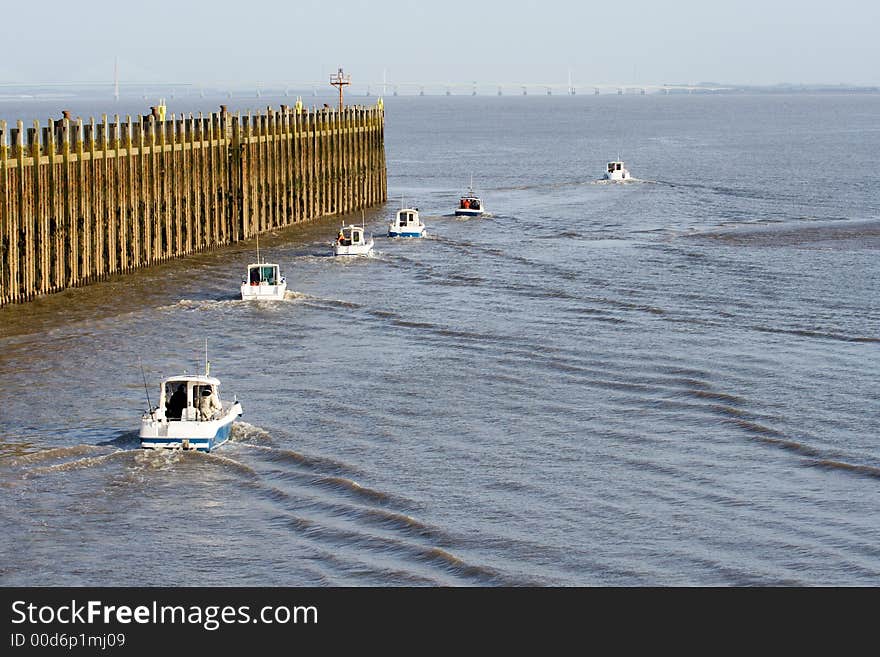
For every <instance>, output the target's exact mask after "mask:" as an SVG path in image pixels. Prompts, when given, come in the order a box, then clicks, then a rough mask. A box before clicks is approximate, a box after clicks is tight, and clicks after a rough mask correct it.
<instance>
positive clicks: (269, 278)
mask: <svg viewBox="0 0 880 657" xmlns="http://www.w3.org/2000/svg"><path fill="white" fill-rule="evenodd" d="M277 279H278V268H277V267H275V266H273V265H261V266H257V267H251V271H250V275H249V280H250V283H251V285H259V284H260V283H266V284H268V285H275V284H276V283H277Z"/></svg>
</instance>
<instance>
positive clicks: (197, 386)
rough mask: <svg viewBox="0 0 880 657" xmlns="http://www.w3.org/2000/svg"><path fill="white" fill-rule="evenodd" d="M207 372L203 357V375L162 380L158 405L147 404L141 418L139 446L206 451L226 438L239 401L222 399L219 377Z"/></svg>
mask: <svg viewBox="0 0 880 657" xmlns="http://www.w3.org/2000/svg"><path fill="white" fill-rule="evenodd" d="M209 372H210V364H209V363H208V362H207V359H206V362H205V374H204V375H197V374H182V375H180V376H172V377H169V378H167V379H165V380H164V381H163V382H162V388H161V390H160V391H159V404H158V406H156V407H155V408H154V407H153V406H152V405H150V410H148V411H147V412H146V413H144V415H143V417H142V418H141V429H140V433H139V436H140V441H141V447H142V448H143V449H184V450H198V451H200V452H210V451H211V450H213V449H215V448H217V447H219V446H220V445H222V444H223V443H225V442H226V441H227V440H228V439H229V435H230V433H231V432H232V424H233V422H235V420H236V418H238V417H239V416H240V415H241V414H242V409H241V403H240V402H239V401H238V399H236V398H233V400H232V401H231V402H230V401H222V400H221V399H220V381H219V379H216V378H214V377H212V376H210V375H209ZM144 387H145V388H146V377H144ZM147 403H148V404H149V403H150V402H149V391H148V392H147Z"/></svg>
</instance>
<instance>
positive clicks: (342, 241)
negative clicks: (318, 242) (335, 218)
mask: <svg viewBox="0 0 880 657" xmlns="http://www.w3.org/2000/svg"><path fill="white" fill-rule="evenodd" d="M336 242H337V244H339V245H340V246H360V245H361V244H363V243H364V229H363V227H362V226H346V225H344V224H343V226H342V228H340V229H339V235H338V236H337V237H336Z"/></svg>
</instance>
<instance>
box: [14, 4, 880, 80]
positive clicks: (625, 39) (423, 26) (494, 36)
mask: <svg viewBox="0 0 880 657" xmlns="http://www.w3.org/2000/svg"><path fill="white" fill-rule="evenodd" d="M0 42H2V44H3V52H4V56H3V57H2V58H0V84H3V83H10V82H63V81H71V80H74V81H110V80H112V77H113V59H114V57H115V56H118V57H119V61H120V77H121V79H122V81H123V82H126V81H128V82H150V81H155V82H189V83H217V82H221V81H236V82H251V81H253V82H260V81H262V82H265V83H269V82H284V83H288V82H289V83H307V84H312V83H319V84H325V83H326V78H327V76H328V75H329V74H330V73H332V72H333V71H335V70H336V67H337V66H339V65H342V66H344V67H345V69H346V72H348V73H351V74H352V75H353V77H354V80H355V81H356V82H359V83H366V82H372V83H377V82H380V81H381V80H382V72H383V70H384V69H387V75H388V79H389V81H392V82H401V83H425V84H432V83H438V82H440V83H443V82H470V81H473V80H477V81H480V82H481V83H485V84H491V83H510V84H513V83H532V84H539V83H557V84H559V83H561V84H564V83H565V82H566V78H567V74H568V70H569V69H571V71H572V76H573V79H574V82H575V83H576V84H581V85H584V86H586V85H588V84H589V83H597V84H614V83H622V84H628V83H636V84H638V83H641V84H652V83H657V84H660V83H678V82H697V81H718V82H726V83H739V84H772V83H777V82H793V83H825V82H827V83H838V82H842V83H849V84H862V85H878V84H880V1H878V0H836V1H835V2H818V1H816V0H797V1H795V0H763V1H759V0H739V1H737V2H732V1H728V2H722V3H719V2H716V1H714V0H703V1H700V2H697V1H695V0H653V1H650V2H649V1H644V0H619V1H614V0H602V1H601V2H593V1H590V0H571V1H566V0H543V1H541V2H535V1H522V0H512V1H504V0H489V1H486V2H480V1H478V0H471V1H462V0H445V1H444V0H438V1H436V2H408V1H405V0H387V1H384V2H383V1H381V0H380V1H375V2H367V1H366V0H336V1H333V2H331V1H328V0H325V1H313V0H289V2H275V1H266V0H256V1H253V2H245V1H242V0H237V1H235V2H233V1H230V0H210V1H209V2H198V3H190V2H185V1H184V2H179V1H171V2H167V1H166V2H155V3H149V2H125V1H122V2H108V1H106V0H91V1H89V0H86V1H85V2H79V3H77V2H57V1H56V0H39V1H34V0H32V1H31V2H26V3H12V2H8V3H7V2H4V5H3V7H2V14H0Z"/></svg>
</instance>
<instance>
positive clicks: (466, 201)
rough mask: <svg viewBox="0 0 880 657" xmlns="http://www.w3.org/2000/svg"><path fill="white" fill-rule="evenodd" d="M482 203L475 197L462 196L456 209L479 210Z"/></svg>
mask: <svg viewBox="0 0 880 657" xmlns="http://www.w3.org/2000/svg"><path fill="white" fill-rule="evenodd" d="M481 205H482V203H481V202H480V199H479V197H477V196H462V197H461V201H459V204H458V208H459V209H460V210H480V209H481Z"/></svg>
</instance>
